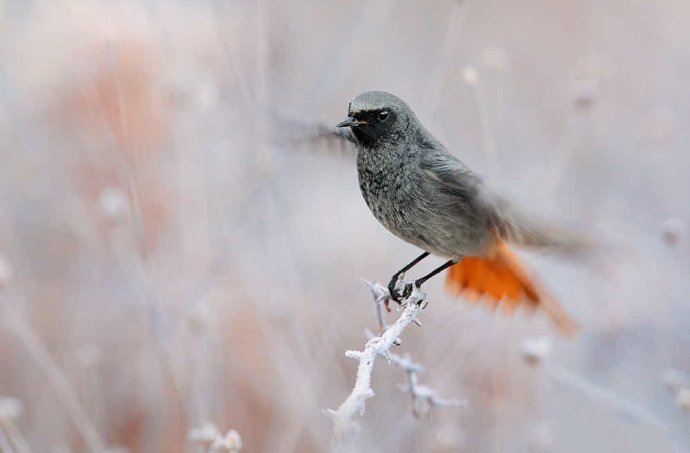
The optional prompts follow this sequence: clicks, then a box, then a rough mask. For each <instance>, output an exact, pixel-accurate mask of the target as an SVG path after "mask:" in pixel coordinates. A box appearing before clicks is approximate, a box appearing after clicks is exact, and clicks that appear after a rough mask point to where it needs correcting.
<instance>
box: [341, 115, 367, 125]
mask: <svg viewBox="0 0 690 453" xmlns="http://www.w3.org/2000/svg"><path fill="white" fill-rule="evenodd" d="M362 124H367V123H366V122H364V121H358V120H356V119H355V118H353V117H349V118H347V119H346V120H343V121H341V122H339V123H338V124H337V125H336V126H335V127H357V126H360V125H362Z"/></svg>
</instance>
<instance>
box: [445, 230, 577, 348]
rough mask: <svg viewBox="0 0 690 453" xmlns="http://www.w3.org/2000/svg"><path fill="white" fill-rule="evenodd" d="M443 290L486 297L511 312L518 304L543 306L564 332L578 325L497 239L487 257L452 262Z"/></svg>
mask: <svg viewBox="0 0 690 453" xmlns="http://www.w3.org/2000/svg"><path fill="white" fill-rule="evenodd" d="M446 289H447V290H448V291H449V292H450V293H451V294H455V295H460V294H463V295H466V296H470V299H476V298H477V296H479V297H481V296H487V297H488V302H490V303H491V305H492V306H494V307H497V306H498V304H499V302H502V303H501V306H502V308H503V310H504V311H505V312H506V313H508V314H511V313H513V312H514V311H515V309H516V308H517V306H518V305H520V304H521V303H527V304H528V306H530V307H532V308H542V309H543V310H544V311H545V312H546V314H547V315H548V316H549V317H550V318H551V321H552V322H553V323H554V325H555V326H556V328H557V329H558V330H559V331H560V332H562V333H564V334H567V335H572V334H573V333H575V331H576V329H577V327H576V324H575V322H574V321H573V319H572V318H571V317H570V315H568V314H567V313H566V312H565V310H564V309H563V308H562V307H561V306H560V305H559V304H558V303H557V302H556V301H554V300H553V299H552V298H550V297H549V296H548V295H547V294H546V293H545V292H544V290H537V288H536V287H535V285H534V283H533V282H532V281H531V280H530V279H529V278H528V277H527V275H526V273H525V271H524V270H523V266H522V264H521V263H520V261H519V259H518V258H517V257H516V256H515V255H514V254H513V252H511V251H510V249H509V248H508V246H507V245H506V243H505V242H503V241H499V243H498V245H497V247H496V248H495V249H494V250H493V252H492V254H491V255H490V256H489V257H478V256H468V257H465V258H463V259H462V260H461V261H460V262H459V263H457V264H455V265H453V266H452V267H451V268H450V269H449V270H448V274H447V277H446Z"/></svg>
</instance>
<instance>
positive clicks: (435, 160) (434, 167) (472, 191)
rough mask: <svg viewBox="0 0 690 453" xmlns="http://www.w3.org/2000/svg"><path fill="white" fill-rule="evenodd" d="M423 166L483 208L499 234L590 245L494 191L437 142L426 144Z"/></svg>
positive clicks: (521, 240) (552, 244) (519, 240)
mask: <svg viewBox="0 0 690 453" xmlns="http://www.w3.org/2000/svg"><path fill="white" fill-rule="evenodd" d="M425 148H426V149H425V152H423V153H422V156H421V162H420V165H421V168H422V169H423V171H424V172H425V173H426V174H427V176H429V177H430V178H432V179H435V180H437V181H438V182H439V183H440V184H442V185H443V186H444V188H445V189H446V190H447V191H448V193H451V194H453V195H455V196H458V197H461V198H462V200H463V202H464V203H465V204H468V203H469V204H470V205H472V206H473V207H475V208H476V209H481V210H483V211H484V213H485V214H486V215H487V217H488V218H489V219H490V221H491V223H492V224H493V227H494V228H495V229H496V233H497V234H498V236H499V237H500V238H501V239H503V240H505V241H507V242H510V243H514V244H518V245H523V246H529V247H540V248H554V249H557V250H559V251H564V252H577V251H581V250H583V249H585V248H589V246H590V245H591V243H590V241H589V240H588V239H587V238H586V237H584V236H583V235H581V234H580V233H576V232H574V231H571V230H569V229H566V228H562V227H557V226H553V225H548V224H547V223H546V222H541V221H538V220H537V219H536V218H533V217H532V216H530V215H528V214H526V213H524V212H522V211H520V210H518V209H516V208H515V207H513V206H511V204H510V203H508V201H507V200H506V199H505V198H503V197H501V196H499V195H497V194H495V193H493V192H492V191H491V190H490V189H489V188H488V187H487V186H486V185H485V184H484V182H483V181H482V180H481V178H480V177H479V176H477V175H476V174H475V173H474V172H472V170H470V169H469V168H468V167H467V166H466V165H465V164H463V163H462V162H461V161H460V160H458V159H457V158H456V157H455V156H453V155H452V154H450V153H449V152H448V151H446V150H445V149H444V148H443V147H442V145H440V144H438V143H429V144H427V145H426V146H425Z"/></svg>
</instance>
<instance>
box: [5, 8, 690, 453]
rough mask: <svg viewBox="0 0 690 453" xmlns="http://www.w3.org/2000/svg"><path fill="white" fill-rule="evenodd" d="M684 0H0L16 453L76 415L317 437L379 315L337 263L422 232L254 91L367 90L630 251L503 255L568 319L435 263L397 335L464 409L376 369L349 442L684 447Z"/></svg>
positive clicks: (265, 441) (296, 107) (139, 436)
mask: <svg viewBox="0 0 690 453" xmlns="http://www.w3.org/2000/svg"><path fill="white" fill-rule="evenodd" d="M688 17H690V3H688V2H687V1H682V0H677V1H671V0H662V1H659V2H649V1H647V2H643V1H638V0H611V1H606V2H602V1H598V0H584V1H582V0H565V1H558V2H553V1H548V0H528V1H526V2H514V1H510V0H482V1H466V2H463V3H457V2H451V1H439V2H425V3H422V2H411V1H401V0H385V1H384V0H382V1H371V2H366V1H359V0H342V1H337V2H319V1H311V2H309V1H296V2H280V1H268V0H259V1H256V2H249V1H247V2H234V1H196V2H192V1H186V2H184V1H179V0H138V1H126V2H106V1H86V0H74V1H72V0H67V1H57V0H54V1H43V2H41V1H28V0H0V150H1V153H0V159H1V161H0V187H1V190H0V256H1V257H2V261H0V288H5V290H4V291H5V292H4V293H3V295H2V299H1V300H0V321H2V323H0V395H3V396H8V397H11V398H13V400H12V401H15V400H14V399H16V401H18V402H21V405H22V406H21V407H22V408H23V410H22V411H21V414H20V415H18V416H17V417H15V418H14V419H13V425H12V426H14V427H16V428H17V430H18V432H20V433H23V435H24V436H25V438H26V441H27V442H28V445H30V446H31V448H32V449H33V450H34V451H37V452H66V451H88V448H87V447H86V445H85V443H84V442H85V441H84V439H85V438H88V437H89V433H91V436H92V439H91V443H90V444H91V446H93V445H94V442H95V443H96V444H99V443H102V445H107V446H108V447H109V448H115V447H120V448H126V449H128V450H129V451H142V452H155V451H165V452H175V451H200V450H197V448H199V447H197V446H196V445H194V444H193V443H190V442H189V440H188V439H187V436H188V433H189V431H190V430H191V429H193V428H195V427H198V426H203V425H204V424H205V423H207V422H212V423H214V424H216V425H217V426H218V427H219V429H220V430H221V431H222V432H225V431H227V430H229V429H234V430H236V431H237V432H239V433H240V435H241V436H242V441H243V442H242V444H243V445H244V448H243V450H242V451H248V452H260V451H261V452H279V451H280V452H282V451H285V452H289V451H299V452H311V451H328V450H330V449H331V448H332V444H331V439H330V436H331V428H332V427H331V424H330V420H329V419H328V418H327V417H326V416H325V415H323V413H322V412H321V410H322V409H324V408H327V407H337V405H338V404H340V402H342V400H343V399H344V397H345V396H346V395H347V394H348V392H349V390H350V388H351V386H352V383H353V379H354V372H355V365H356V364H355V362H354V361H352V360H349V359H346V358H345V357H344V354H343V353H344V351H345V350H346V349H356V348H359V347H361V346H362V345H363V344H364V341H365V340H366V337H365V336H364V334H363V331H364V329H365V328H373V327H374V326H375V322H376V320H375V317H374V313H373V306H372V303H371V300H370V297H369V294H368V290H367V289H366V288H365V287H364V286H363V285H361V284H360V278H367V279H375V280H379V281H383V282H386V281H387V279H388V278H389V276H390V275H391V274H392V273H393V272H394V271H396V270H397V269H399V268H400V267H402V265H403V264H405V263H407V262H408V261H409V260H411V259H412V258H413V257H415V256H416V255H417V254H418V253H419V251H418V250H416V249H415V248H414V247H412V246H409V245H407V244H404V243H402V242H401V241H399V240H398V239H396V238H394V237H393V236H391V235H390V234H389V233H387V232H386V231H385V230H384V229H383V228H382V227H381V226H379V225H378V224H377V223H376V221H375V220H374V219H373V217H372V216H371V215H370V214H369V212H368V211H367V209H366V206H365V205H364V203H363V202H362V200H361V196H360V195H359V193H358V192H359V191H358V187H357V181H356V174H355V166H354V163H353V162H352V159H351V158H349V157H347V156H340V154H338V149H337V148H338V146H335V148H336V149H335V150H334V152H333V154H334V157H329V154H331V151H330V149H329V147H332V145H328V144H327V143H325V142H323V143H316V144H314V145H313V146H306V145H300V146H298V147H297V146H290V145H288V144H285V143H283V144H280V143H279V144H276V140H275V135H280V134H274V132H280V128H281V127H284V126H281V125H280V124H275V123H274V122H272V121H270V118H271V116H270V115H269V114H268V110H269V109H268V108H267V106H269V105H272V106H274V107H279V108H280V109H282V110H283V111H289V112H292V115H295V119H300V120H305V121H308V120H315V119H320V120H323V121H326V122H327V123H328V124H335V123H336V122H337V121H339V120H340V119H342V116H343V114H344V113H345V111H346V106H347V103H348V102H349V100H350V98H352V97H353V96H355V95H356V94H358V93H359V92H361V91H364V90H366V89H385V90H387V91H391V92H393V93H396V94H398V95H400V96H401V97H403V98H404V99H406V100H407V101H408V102H409V103H410V104H411V105H412V106H413V107H414V108H415V110H416V111H417V113H418V115H419V117H420V118H421V119H422V121H423V122H424V123H425V124H426V125H427V127H428V128H429V129H430V130H431V131H432V132H433V133H435V134H436V135H437V136H438V137H439V138H440V139H441V140H442V141H443V142H444V143H445V144H446V145H447V146H448V147H449V148H450V149H451V150H452V151H453V152H454V153H455V154H456V155H457V156H459V157H460V158H461V159H463V160H464V161H465V162H466V163H467V164H469V165H471V166H472V167H474V168H475V169H476V170H477V171H478V172H479V173H481V174H482V175H484V176H485V178H486V179H487V181H488V182H489V183H490V184H492V185H493V186H494V187H496V188H498V189H499V190H502V191H503V192H504V193H506V194H507V195H508V196H509V198H511V199H512V200H513V201H514V202H515V203H516V204H518V205H521V206H528V207H529V208H530V209H531V210H532V211H533V212H535V213H538V214H540V215H542V216H543V217H546V218H552V219H555V220H558V221H561V222H564V223H569V224H574V225H579V226H580V227H581V228H583V229H585V230H587V231H590V232H592V233H593V234H595V235H601V238H606V239H607V240H610V241H612V242H614V243H616V244H618V245H621V244H622V245H623V246H622V247H620V248H617V249H616V251H615V252H611V253H607V254H606V256H604V257H602V259H599V260H595V261H596V262H578V261H572V260H571V261H564V260H563V259H561V258H558V257H553V256H549V257H543V256H537V255H534V254H528V253H525V254H524V256H525V258H526V259H527V260H528V261H529V263H530V265H531V266H532V267H533V268H534V269H535V271H536V272H537V273H538V274H539V275H540V276H541V279H542V280H543V281H545V282H548V285H549V287H550V288H551V289H552V291H553V292H554V293H555V294H556V295H557V296H558V297H559V298H560V300H561V301H562V303H563V304H564V305H565V306H566V307H567V308H568V310H569V311H571V312H572V313H573V314H574V315H575V317H576V318H577V319H578V320H579V322H580V324H581V326H582V330H581V333H580V334H579V336H578V337H576V338H575V339H573V340H565V339H562V338H557V337H553V331H552V330H551V329H550V328H549V326H548V325H547V323H546V321H545V320H544V319H543V317H542V316H541V315H539V314H537V315H536V316H535V317H530V316H526V315H524V314H520V313H519V314H518V315H517V316H516V317H514V318H511V319H506V318H504V317H502V316H500V315H495V316H494V315H493V313H491V312H490V311H489V310H487V309H485V308H480V307H473V306H471V305H469V304H466V303H464V302H461V301H454V300H451V299H450V298H448V297H447V296H446V295H445V294H444V293H443V291H442V290H441V287H442V284H441V281H440V280H438V281H432V282H431V283H430V284H429V285H428V288H427V291H428V292H429V296H430V297H429V301H430V305H429V306H428V308H427V309H425V310H424V312H423V314H422V322H423V325H424V327H423V328H421V329H419V328H416V327H414V326H413V327H411V328H410V329H408V331H406V333H405V335H404V336H403V344H402V346H401V347H399V348H398V349H399V351H400V352H403V351H409V352H410V353H411V354H412V356H413V357H414V358H415V359H417V360H418V361H420V362H421V363H422V364H423V365H424V366H425V367H426V372H425V373H424V374H423V375H422V377H421V379H423V381H424V382H425V383H426V384H428V385H430V386H433V387H434V388H435V389H437V390H438V391H439V392H440V393H441V394H443V395H451V396H456V397H461V398H465V399H467V400H468V403H469V405H468V407H467V408H464V409H460V410H457V409H448V408H441V409H438V410H435V411H433V412H432V413H431V415H430V416H429V417H424V418H421V419H415V418H414V417H413V415H412V412H411V410H410V401H409V400H408V399H407V398H406V397H405V396H404V395H403V394H402V393H401V392H400V390H399V389H398V386H397V384H399V383H401V382H404V376H403V375H402V373H401V371H400V370H399V369H397V368H395V367H391V366H389V365H387V364H386V363H385V361H380V362H379V363H377V367H376V369H375V372H374V378H373V379H374V380H373V386H374V390H375V391H376V396H375V397H374V398H373V399H371V400H369V402H368V406H367V412H366V414H365V415H364V417H363V418H362V419H361V423H362V427H363V430H362V432H361V434H360V436H359V438H358V439H357V440H355V444H354V445H352V446H351V448H352V450H353V451H363V452H376V451H380V452H384V451H396V452H403V451H410V452H411V451H430V452H528V451H529V452H532V451H539V452H542V451H544V452H545V451H554V452H581V451H597V452H598V451H602V452H603V451H652V450H653V451H669V450H670V449H671V448H672V447H671V445H676V446H677V448H678V449H679V450H680V449H682V448H685V447H683V446H687V445H688V444H689V443H690V429H688V424H689V423H690V413H688V412H687V406H688V404H687V401H688V400H689V399H690V398H688V397H687V395H688V392H690V390H688V388H690V381H688V380H687V379H686V378H687V373H688V372H690V359H689V358H690V354H689V346H690V335H689V334H688V328H689V327H690V309H689V303H688V302H689V301H688V295H689V294H690V242H689V241H688V239H687V233H688V231H687V225H688V222H689V221H690V203H689V200H688V194H690V177H689V176H690V152H689V151H688V149H689V146H690V135H689V134H688V132H687V129H688V128H687V127H686V124H687V123H688V121H690V94H689V93H690V91H689V90H688V89H687V84H688V80H690V49H689V48H688V45H687V43H688V42H690V28H688V26H687V18H688ZM313 151H314V152H313ZM338 156H339V157H338ZM432 261H433V260H429V262H428V263H424V265H423V266H421V267H420V269H418V270H416V272H417V273H420V274H421V273H422V272H423V271H425V270H427V269H430V268H431V266H432V265H436V264H438V263H440V261H439V260H435V261H433V262H432ZM526 338H539V342H541V343H539V342H537V343H535V342H534V341H532V342H529V341H528V342H527V343H526V344H527V346H526V347H527V349H526V350H523V342H524V341H525V339H526ZM544 338H546V340H545V339H544ZM548 339H550V341H549V342H547V343H544V341H547V340H548ZM547 353H548V354H547ZM669 370H671V371H669ZM669 372H671V374H673V373H675V374H673V376H676V377H677V376H681V378H676V379H675V380H674V381H673V382H672V383H670V384H669V383H668V382H666V385H664V379H663V378H662V377H663V376H665V375H668V373H669ZM665 373H666V374H665ZM684 379H686V380H684ZM70 408H71V409H70ZM80 413H81V415H83V416H84V417H85V419H80V417H79V415H80ZM75 417H76V418H75ZM75 420H76V423H75ZM80 420H81V421H80ZM8 423H9V422H8ZM80 424H81V425H86V426H78V425H80ZM8 426H9V425H8ZM93 436H95V440H94V439H93ZM87 442H88V441H87Z"/></svg>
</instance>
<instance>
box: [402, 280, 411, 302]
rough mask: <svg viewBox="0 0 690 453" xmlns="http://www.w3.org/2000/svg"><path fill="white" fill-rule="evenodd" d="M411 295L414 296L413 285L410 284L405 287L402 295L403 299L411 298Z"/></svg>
mask: <svg viewBox="0 0 690 453" xmlns="http://www.w3.org/2000/svg"><path fill="white" fill-rule="evenodd" d="M410 295H412V283H408V284H407V285H405V289H403V293H402V298H403V299H407V298H408V297H410Z"/></svg>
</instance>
